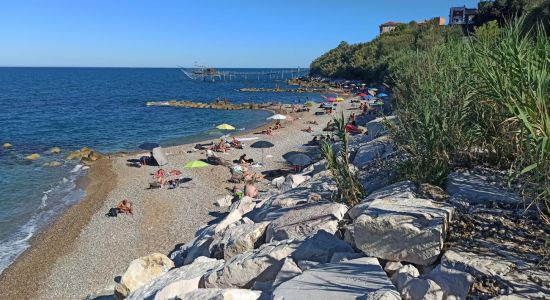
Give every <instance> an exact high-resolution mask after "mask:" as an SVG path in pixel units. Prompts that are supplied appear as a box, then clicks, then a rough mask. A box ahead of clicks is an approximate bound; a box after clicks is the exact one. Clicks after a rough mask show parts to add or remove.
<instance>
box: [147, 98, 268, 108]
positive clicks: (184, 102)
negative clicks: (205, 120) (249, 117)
mask: <svg viewBox="0 0 550 300" xmlns="http://www.w3.org/2000/svg"><path fill="white" fill-rule="evenodd" d="M145 105H147V106H172V107H185V108H208V109H221V110H239V109H270V108H278V107H279V105H276V104H274V103H271V102H267V103H236V104H233V103H223V102H219V103H216V102H213V103H204V102H195V101H187V100H182V101H177V100H170V101H149V102H147V103H146V104H145Z"/></svg>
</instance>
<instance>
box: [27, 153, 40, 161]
mask: <svg viewBox="0 0 550 300" xmlns="http://www.w3.org/2000/svg"><path fill="white" fill-rule="evenodd" d="M39 158H40V154H38V153H33V154H31V155H28V156H27V157H25V159H26V160H37V159H39Z"/></svg>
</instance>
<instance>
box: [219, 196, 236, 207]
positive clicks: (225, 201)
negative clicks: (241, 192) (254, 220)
mask: <svg viewBox="0 0 550 300" xmlns="http://www.w3.org/2000/svg"><path fill="white" fill-rule="evenodd" d="M232 201H233V196H231V195H227V196H223V197H222V198H220V199H218V200H216V202H215V203H214V205H216V206H219V207H227V206H231V202H232Z"/></svg>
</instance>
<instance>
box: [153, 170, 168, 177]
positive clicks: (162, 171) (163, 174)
mask: <svg viewBox="0 0 550 300" xmlns="http://www.w3.org/2000/svg"><path fill="white" fill-rule="evenodd" d="M164 176H166V171H164V169H158V171H156V172H155V174H154V175H153V178H155V179H159V178H162V177H164Z"/></svg>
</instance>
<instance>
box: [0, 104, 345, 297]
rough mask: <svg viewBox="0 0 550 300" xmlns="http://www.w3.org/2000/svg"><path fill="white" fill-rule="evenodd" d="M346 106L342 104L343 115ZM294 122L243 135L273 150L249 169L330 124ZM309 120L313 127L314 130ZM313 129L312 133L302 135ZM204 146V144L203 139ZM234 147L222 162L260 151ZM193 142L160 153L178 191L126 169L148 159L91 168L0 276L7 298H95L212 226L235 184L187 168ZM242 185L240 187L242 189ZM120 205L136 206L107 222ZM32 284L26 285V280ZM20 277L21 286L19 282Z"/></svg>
mask: <svg viewBox="0 0 550 300" xmlns="http://www.w3.org/2000/svg"><path fill="white" fill-rule="evenodd" d="M346 105H349V104H347V103H346V104H345V105H340V109H343V108H345V106H346ZM290 116H291V118H292V120H290V121H283V126H284V127H283V128H281V129H279V130H276V131H274V134H273V135H272V136H269V135H265V134H256V132H260V131H261V130H262V129H263V128H265V127H266V126H268V124H266V125H265V126H264V127H263V128H258V129H256V130H253V131H251V132H248V133H245V134H242V135H241V137H257V138H258V139H257V140H266V141H269V142H271V143H273V144H274V145H275V146H274V147H272V148H269V149H264V156H265V157H264V164H265V165H264V166H263V167H259V168H251V169H253V171H254V172H256V173H260V172H262V171H266V170H274V169H278V168H284V167H288V163H287V162H286V161H285V160H284V158H283V155H284V154H285V153H288V152H290V151H305V150H304V148H303V147H301V146H302V145H303V144H305V143H307V141H309V140H311V139H312V138H313V136H314V135H315V134H320V133H322V128H323V127H324V126H325V125H326V123H327V122H328V120H329V119H330V118H331V117H330V116H328V115H323V116H315V115H314V109H312V110H311V111H310V112H300V113H290ZM308 121H317V123H318V125H312V124H309V123H308ZM309 126H311V128H312V129H313V132H312V133H308V132H304V131H301V130H302V129H305V128H307V127H309ZM206 142H208V141H206ZM252 142H254V141H247V142H245V143H244V149H242V150H239V149H231V150H230V151H228V153H226V154H219V156H220V157H222V158H224V159H226V160H229V161H233V160H235V159H238V158H239V156H240V155H242V154H244V153H246V154H247V156H248V157H249V158H253V159H254V160H255V161H261V160H262V157H261V156H262V154H261V153H262V151H261V149H254V148H250V147H249V144H250V143H252ZM194 146H195V144H186V145H179V146H173V147H168V148H165V153H166V154H167V157H168V160H169V164H168V165H167V166H163V168H164V169H166V170H172V169H179V170H182V171H183V173H184V175H185V177H189V178H191V179H192V181H190V182H189V183H186V184H185V185H184V186H183V187H179V188H176V189H166V188H163V189H153V190H150V189H148V186H149V183H150V182H152V181H153V179H152V176H151V174H152V173H154V172H155V171H156V170H157V169H158V167H151V166H143V167H141V168H135V167H131V166H129V165H128V160H129V159H136V158H139V157H140V156H142V155H146V154H147V153H132V154H114V155H110V156H108V157H106V158H104V159H102V160H100V161H99V162H97V163H96V164H94V165H93V166H92V168H91V169H90V171H89V174H88V176H87V178H85V179H84V181H83V182H82V183H81V184H83V185H85V186H86V194H87V196H86V198H85V199H84V200H82V201H81V202H79V203H78V204H76V205H74V206H73V207H71V208H70V209H69V210H68V211H67V213H65V214H64V215H63V216H62V217H60V218H59V219H58V220H56V221H55V222H54V223H53V224H52V225H51V226H50V227H48V228H47V229H46V230H44V231H43V232H42V233H41V234H39V235H38V236H37V237H36V238H35V239H34V240H33V241H32V243H31V244H32V246H31V247H30V249H29V250H27V251H26V252H25V253H24V254H23V255H22V256H21V257H20V258H19V259H17V260H16V262H15V263H14V264H12V265H11V266H10V267H9V268H8V269H6V270H5V271H4V272H3V274H2V275H1V277H0V286H1V287H2V291H3V294H4V296H6V297H7V299H31V298H32V299H85V298H86V297H88V296H89V295H91V294H92V293H99V294H101V291H106V294H107V293H109V292H112V290H113V287H114V285H115V284H116V282H115V279H116V277H117V276H120V275H121V274H122V273H124V270H125V268H126V266H127V265H128V263H129V262H130V261H132V260H133V259H135V258H136V257H141V256H145V255H148V254H150V253H153V252H158V253H163V254H169V253H170V252H171V251H172V250H173V249H174V248H175V247H176V246H177V245H180V244H182V243H186V242H188V241H189V240H191V239H192V238H193V237H194V233H195V232H196V231H197V229H198V228H200V227H202V226H204V225H206V224H208V223H209V222H215V220H216V219H217V218H219V217H221V216H223V215H224V213H225V209H224V208H219V207H216V206H215V205H214V202H215V201H216V200H217V199H219V198H222V197H224V196H226V195H229V191H228V190H227V188H231V187H233V185H234V184H232V183H229V182H228V181H227V180H228V179H229V177H230V172H229V169H228V168H227V167H225V166H208V167H204V168H192V169H184V168H183V165H184V164H185V163H186V162H188V161H191V160H198V159H204V158H205V157H206V155H205V151H204V150H196V149H194ZM267 183H268V181H267V180H264V181H263V182H261V183H258V184H257V187H258V189H259V190H260V191H262V190H263V189H265V188H267ZM239 187H242V184H239ZM123 199H129V200H131V201H132V202H133V203H134V215H133V216H130V215H119V216H118V217H117V218H108V217H106V216H105V213H106V212H107V211H108V210H109V208H111V207H114V206H116V205H117V203H119V202H120V201H121V200H123ZM29 278H30V279H32V280H28V279H29ZM23 279H25V280H23Z"/></svg>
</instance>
